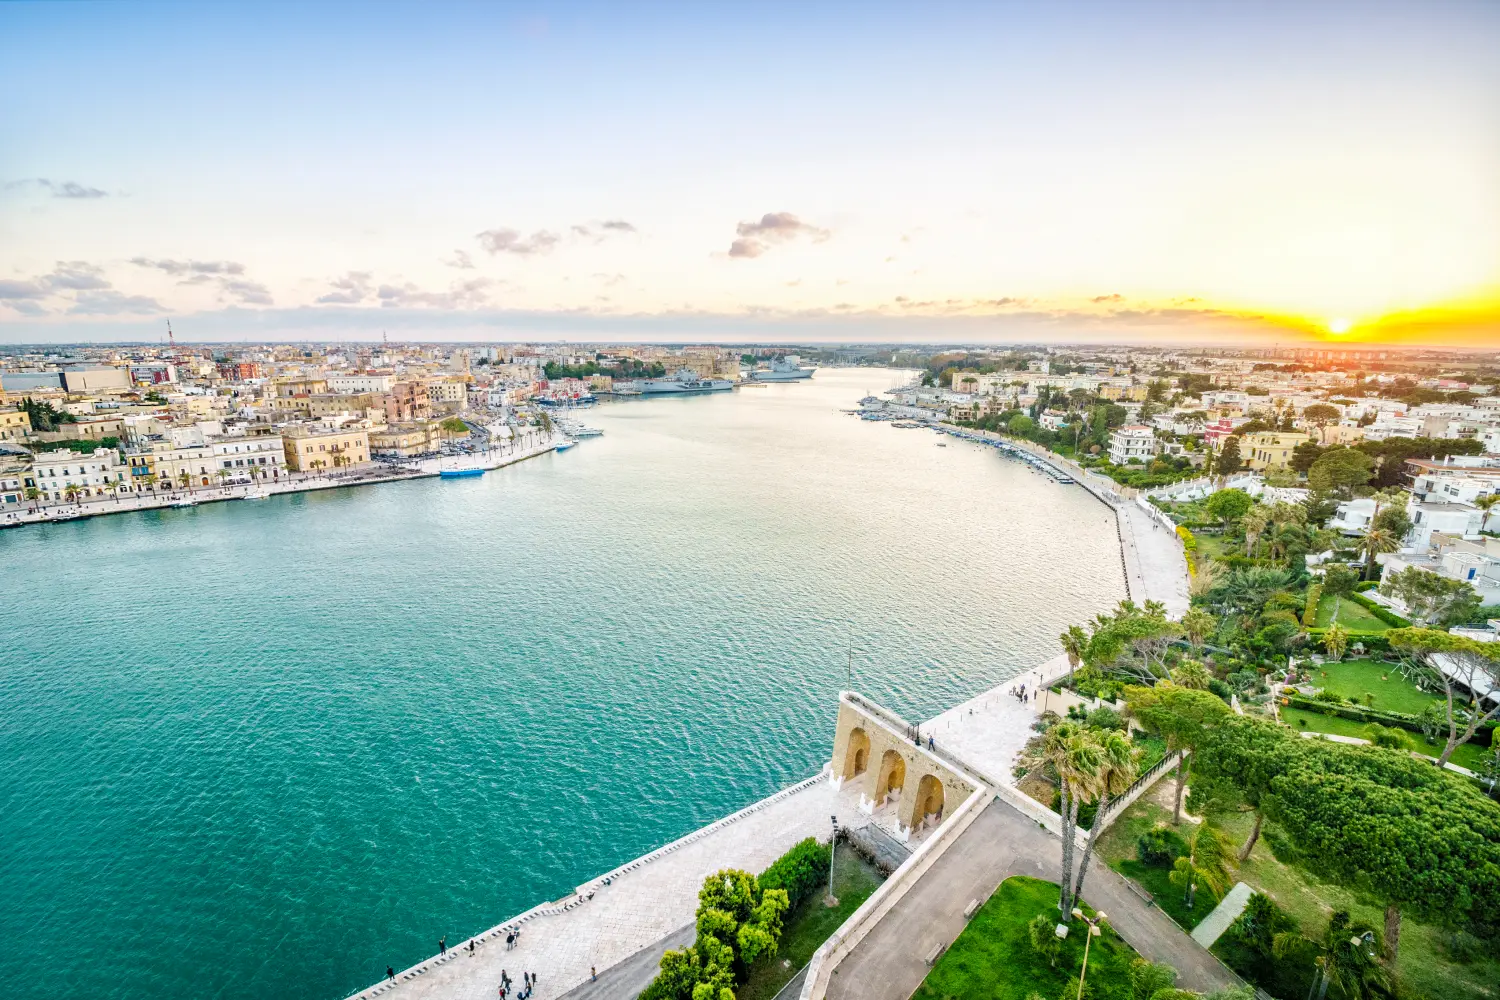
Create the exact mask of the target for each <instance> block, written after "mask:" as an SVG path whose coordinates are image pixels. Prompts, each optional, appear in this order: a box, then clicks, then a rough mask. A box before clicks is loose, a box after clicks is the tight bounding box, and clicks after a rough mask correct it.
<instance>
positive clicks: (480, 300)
mask: <svg viewBox="0 0 1500 1000" xmlns="http://www.w3.org/2000/svg"><path fill="white" fill-rule="evenodd" d="M493 284H494V282H493V281H491V280H490V279H489V278H471V279H469V280H468V281H459V282H455V283H454V284H452V285H451V286H449V288H448V290H447V291H446V292H428V291H424V290H422V289H421V288H419V287H418V286H416V285H414V284H412V283H411V282H406V283H405V284H401V285H381V286H380V288H379V290H378V291H377V292H376V298H378V299H379V300H380V304H381V305H382V306H383V307H385V308H387V309H402V308H411V307H415V308H422V309H472V308H474V307H476V306H482V305H486V304H487V303H488V302H489V297H488V295H487V294H486V290H487V289H488V288H489V287H490V286H491V285H493Z"/></svg>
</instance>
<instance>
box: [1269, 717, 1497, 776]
mask: <svg viewBox="0 0 1500 1000" xmlns="http://www.w3.org/2000/svg"><path fill="white" fill-rule="evenodd" d="M1281 718H1282V719H1283V720H1284V721H1285V722H1287V723H1289V724H1290V725H1292V726H1293V727H1294V728H1295V729H1297V731H1299V732H1303V733H1332V734H1333V735H1335V736H1357V737H1359V738H1360V739H1365V740H1367V739H1369V738H1370V724H1369V723H1367V722H1355V721H1354V720H1353V719H1343V718H1340V717H1339V716H1337V715H1323V714H1322V713H1320V712H1309V711H1306V710H1304V709H1300V708H1285V709H1282V711H1281ZM1402 732H1403V733H1404V734H1405V735H1406V739H1407V743H1408V745H1409V746H1410V747H1411V749H1412V750H1415V751H1416V752H1417V753H1425V754H1426V755H1427V756H1429V757H1436V756H1437V755H1438V754H1440V753H1442V752H1443V744H1441V743H1432V742H1429V741H1428V740H1427V739H1426V738H1425V737H1424V736H1423V735H1422V734H1421V733H1413V732H1410V731H1408V730H1404V729H1403V730H1402ZM1487 753H1488V751H1486V750H1485V749H1484V748H1483V747H1481V746H1477V745H1476V744H1473V743H1460V744H1459V745H1458V746H1457V748H1455V749H1454V751H1453V756H1452V757H1450V758H1448V759H1449V760H1451V761H1453V763H1455V764H1457V765H1458V766H1459V767H1467V768H1468V769H1469V770H1471V771H1475V770H1478V769H1479V767H1480V766H1481V764H1482V763H1483V760H1484V757H1485V756H1486V754H1487ZM1456 777H1460V778H1461V777H1462V775H1458V776H1456Z"/></svg>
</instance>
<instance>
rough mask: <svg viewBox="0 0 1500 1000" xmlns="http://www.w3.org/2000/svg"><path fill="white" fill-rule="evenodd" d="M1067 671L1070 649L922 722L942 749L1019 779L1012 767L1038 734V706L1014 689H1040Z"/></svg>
mask: <svg viewBox="0 0 1500 1000" xmlns="http://www.w3.org/2000/svg"><path fill="white" fill-rule="evenodd" d="M1067 672H1068V657H1067V655H1066V654H1062V655H1059V656H1056V657H1054V658H1052V659H1050V660H1048V661H1047V662H1046V663H1043V664H1042V665H1041V666H1040V667H1037V668H1035V669H1033V670H1028V671H1027V672H1026V673H1024V674H1022V675H1021V676H1019V677H1016V678H1014V679H1013V680H1008V681H1005V682H1004V683H1003V684H1000V685H999V686H998V687H994V688H991V689H990V690H988V691H986V692H984V693H983V694H980V695H978V696H976V697H974V698H971V699H969V700H968V701H966V702H964V703H963V704H961V705H955V706H954V707H952V708H950V709H948V710H947V711H946V712H944V713H942V714H941V715H938V716H934V717H933V718H931V719H929V720H927V721H926V722H924V723H922V733H923V735H927V734H931V735H932V738H933V740H934V741H936V743H937V745H938V747H939V748H940V749H943V750H947V751H948V752H949V753H951V754H953V755H954V756H955V757H957V758H959V759H960V760H962V761H963V762H964V763H966V764H968V765H969V766H970V767H972V768H974V769H975V770H976V771H979V772H980V773H981V774H984V775H987V776H988V777H989V778H990V779H991V780H992V781H995V782H998V783H1003V784H1008V785H1013V784H1014V780H1013V779H1012V778H1011V773H1010V771H1011V768H1012V767H1013V766H1014V764H1015V759H1016V754H1017V753H1019V752H1020V751H1021V748H1022V747H1024V746H1025V745H1026V741H1027V740H1028V739H1030V738H1031V736H1032V732H1031V725H1032V723H1034V722H1036V709H1035V703H1034V702H1026V703H1022V702H1021V701H1020V700H1018V699H1017V698H1015V697H1013V696H1012V695H1011V694H1010V689H1011V688H1012V687H1018V686H1020V685H1021V684H1025V685H1026V690H1027V691H1028V692H1030V691H1035V690H1037V689H1038V688H1040V687H1044V686H1045V685H1047V684H1050V683H1051V682H1052V681H1054V680H1056V679H1057V678H1059V677H1061V676H1062V675H1064V674H1066V673H1067Z"/></svg>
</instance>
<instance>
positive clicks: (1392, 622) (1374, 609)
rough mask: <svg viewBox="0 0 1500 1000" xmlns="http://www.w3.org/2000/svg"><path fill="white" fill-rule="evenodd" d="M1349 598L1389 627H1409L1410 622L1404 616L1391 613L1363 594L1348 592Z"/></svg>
mask: <svg viewBox="0 0 1500 1000" xmlns="http://www.w3.org/2000/svg"><path fill="white" fill-rule="evenodd" d="M1349 600H1351V601H1353V602H1354V603H1355V604H1358V605H1359V606H1360V607H1362V608H1364V609H1365V610H1366V611H1368V612H1370V614H1372V615H1374V616H1375V617H1376V618H1379V619H1380V620H1381V621H1383V622H1385V623H1386V624H1387V625H1389V626H1390V627H1391V628H1411V622H1409V621H1407V620H1406V619H1405V618H1402V617H1401V616H1400V615H1398V614H1393V613H1392V612H1391V611H1390V610H1389V609H1388V608H1385V607H1383V606H1382V605H1379V604H1376V603H1375V602H1374V601H1372V600H1370V599H1369V598H1368V597H1366V596H1365V595H1364V594H1360V593H1353V594H1350V595H1349Z"/></svg>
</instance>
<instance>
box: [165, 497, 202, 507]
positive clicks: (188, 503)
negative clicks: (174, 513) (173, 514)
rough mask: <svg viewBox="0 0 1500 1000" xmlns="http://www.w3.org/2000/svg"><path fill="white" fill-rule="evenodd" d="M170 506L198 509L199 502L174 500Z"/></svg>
mask: <svg viewBox="0 0 1500 1000" xmlns="http://www.w3.org/2000/svg"><path fill="white" fill-rule="evenodd" d="M170 506H172V507H196V506H198V501H196V500H191V499H189V500H173V501H172V503H171V504H170Z"/></svg>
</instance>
